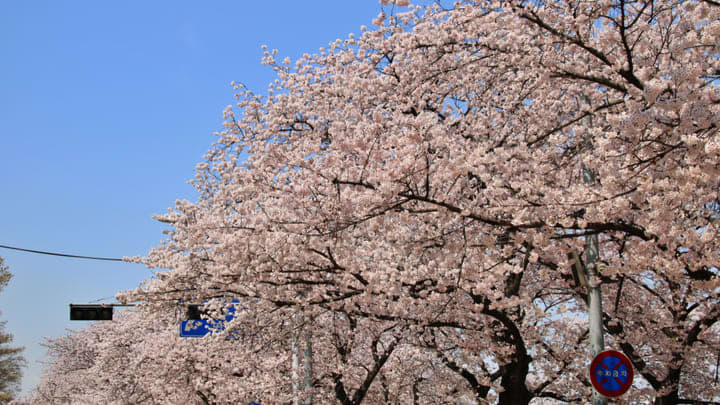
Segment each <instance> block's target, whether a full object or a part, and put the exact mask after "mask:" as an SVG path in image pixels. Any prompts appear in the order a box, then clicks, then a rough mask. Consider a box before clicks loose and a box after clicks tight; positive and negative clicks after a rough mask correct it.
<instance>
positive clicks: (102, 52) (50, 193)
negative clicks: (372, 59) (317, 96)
mask: <svg viewBox="0 0 720 405" xmlns="http://www.w3.org/2000/svg"><path fill="white" fill-rule="evenodd" d="M380 11H381V6H380V4H379V2H378V1H377V0H353V1H338V0H334V1H331V0H324V1H319V0H318V1H313V0H308V1H297V0H283V1H240V0H236V1H212V2H196V1H194V2H190V1H182V0H174V1H124V2H106V1H54V0H53V1H32V0H27V1H21V0H15V1H11V0H0V173H1V174H0V179H1V180H0V244H2V245H11V246H17V247H21V248H28V249H37V250H45V251H56V252H64V253H70V254H79V255H90V256H106V257H122V256H135V255H141V256H142V255H145V254H146V253H147V252H148V250H149V249H150V248H152V247H154V246H156V245H158V244H159V243H160V241H161V240H162V239H163V235H162V230H163V229H164V228H163V226H162V225H161V224H159V223H157V222H155V221H154V220H153V219H152V218H151V216H152V215H153V214H158V213H163V212H165V211H166V210H167V208H168V207H170V206H172V205H173V204H174V201H175V200H176V199H178V198H180V199H182V198H185V199H190V200H193V199H194V198H195V195H194V190H193V189H192V187H191V186H190V185H188V184H187V181H188V180H189V179H191V178H192V177H193V174H194V168H195V164H196V163H198V162H200V161H201V160H202V155H203V154H204V153H205V152H206V151H207V150H208V149H209V147H210V144H211V143H212V142H213V140H214V138H213V135H212V134H213V132H215V131H217V130H219V129H220V128H221V124H222V116H221V111H222V109H223V108H224V107H225V106H226V105H228V104H231V103H232V102H233V91H232V88H231V87H230V82H231V81H232V80H237V81H240V82H243V83H245V84H246V85H247V86H248V87H250V88H251V89H252V90H255V91H257V92H264V91H265V90H266V88H267V83H269V82H270V81H271V80H272V79H273V78H274V76H273V72H272V71H271V70H270V69H269V68H266V67H263V66H262V65H261V64H260V58H261V56H262V51H261V49H260V46H261V45H262V44H267V45H268V47H269V48H270V49H273V48H277V49H278V50H279V56H280V58H279V60H280V59H282V57H284V56H289V57H290V58H292V59H293V60H294V59H297V58H298V57H299V56H300V55H302V54H303V53H305V52H309V53H312V52H316V51H317V49H318V48H319V47H322V46H327V44H328V43H329V42H331V41H333V40H335V39H336V38H345V37H346V36H347V34H348V33H350V32H354V33H356V34H359V33H360V26H361V25H368V26H370V25H371V20H372V18H374V17H375V16H376V15H377V14H378V12H380ZM0 256H2V257H4V258H5V262H6V264H7V265H8V266H10V270H11V272H12V273H14V274H15V277H14V278H13V280H12V281H11V283H10V285H9V286H8V287H7V288H6V289H5V291H3V292H2V293H0V310H2V315H1V316H0V320H7V321H8V322H7V327H6V328H7V330H8V331H9V332H11V333H13V334H14V335H15V341H16V344H18V345H23V346H25V347H26V352H25V356H26V357H27V359H28V362H29V367H28V368H27V369H26V372H25V379H24V381H23V390H24V391H27V390H28V389H30V388H32V387H33V386H34V385H35V384H36V383H37V381H38V377H39V374H40V370H41V365H39V364H38V361H39V360H42V358H43V357H44V354H45V350H44V348H43V347H41V346H40V345H39V344H40V343H41V342H42V341H43V337H57V336H60V335H62V334H64V333H65V329H67V328H75V329H77V328H81V327H84V326H85V324H84V323H82V322H72V323H71V322H70V321H69V320H68V319H69V310H68V304H70V303H86V302H92V301H96V300H100V299H103V298H104V299H105V301H106V302H108V301H113V300H112V298H110V297H112V296H113V295H114V294H115V293H116V292H117V291H119V290H124V289H129V288H134V287H136V286H137V285H138V283H139V282H140V281H141V280H143V279H145V278H147V277H148V276H149V275H150V274H151V273H150V272H149V271H148V270H147V269H146V268H144V267H143V266H141V265H136V264H128V263H114V262H102V261H90V260H79V259H66V258H59V257H52V256H43V255H37V254H30V253H22V252H16V251H11V250H6V249H0Z"/></svg>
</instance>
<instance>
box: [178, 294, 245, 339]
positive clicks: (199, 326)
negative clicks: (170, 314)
mask: <svg viewBox="0 0 720 405" xmlns="http://www.w3.org/2000/svg"><path fill="white" fill-rule="evenodd" d="M233 303H239V301H233ZM234 317H235V306H234V305H232V306H230V307H229V308H228V309H227V314H225V319H199V320H192V319H188V320H185V321H181V322H180V337H191V338H201V337H205V336H206V335H207V334H209V333H212V332H213V331H214V330H224V329H225V322H230V321H231V320H233V318H234Z"/></svg>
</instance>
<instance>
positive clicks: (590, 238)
mask: <svg viewBox="0 0 720 405" xmlns="http://www.w3.org/2000/svg"><path fill="white" fill-rule="evenodd" d="M580 98H581V103H583V104H585V105H587V106H588V108H590V107H591V103H590V99H588V97H587V96H586V95H585V94H581V95H580ZM583 123H584V124H585V125H586V126H587V127H588V128H590V127H592V119H591V118H590V116H588V117H586V118H584V119H583ZM583 143H584V144H585V145H583V146H584V147H586V148H590V149H591V150H592V147H593V145H592V139H591V138H590V136H589V135H586V136H585V139H583ZM582 177H583V183H585V185H587V186H588V187H594V186H595V185H596V178H595V177H596V176H595V173H594V172H593V171H592V169H591V168H589V167H588V166H587V165H586V164H584V163H583V165H582ZM599 257H600V247H599V243H598V235H597V234H591V235H586V236H585V275H586V280H587V284H588V320H589V323H590V347H591V348H592V352H593V357H595V356H597V355H598V354H599V353H600V352H602V351H603V350H604V349H605V339H604V337H603V325H602V312H603V310H602V289H601V287H600V277H598V272H597V263H598V258H599ZM593 404H594V405H607V398H605V397H604V396H603V395H600V393H599V392H598V391H597V390H594V391H593Z"/></svg>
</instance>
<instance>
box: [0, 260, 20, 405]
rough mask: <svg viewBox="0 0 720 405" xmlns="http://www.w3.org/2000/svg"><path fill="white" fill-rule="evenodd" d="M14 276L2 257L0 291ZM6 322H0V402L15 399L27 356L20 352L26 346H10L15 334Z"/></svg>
mask: <svg viewBox="0 0 720 405" xmlns="http://www.w3.org/2000/svg"><path fill="white" fill-rule="evenodd" d="M12 276H13V275H12V273H10V271H9V270H8V267H7V266H6V265H5V263H4V260H3V258H2V257H0V291H2V290H3V289H4V288H5V287H6V286H7V285H8V283H9V282H10V279H11V278H12ZM5 323H6V322H0V403H6V402H8V401H10V400H12V399H13V397H14V394H15V392H16V391H17V389H18V385H19V383H20V380H21V379H22V368H23V366H24V365H25V358H24V357H23V356H22V355H21V354H20V353H22V351H23V350H25V348H23V347H12V346H10V343H11V342H12V340H13V336H12V334H10V333H7V332H5Z"/></svg>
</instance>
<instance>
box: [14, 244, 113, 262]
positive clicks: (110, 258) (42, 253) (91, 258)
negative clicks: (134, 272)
mask: <svg viewBox="0 0 720 405" xmlns="http://www.w3.org/2000/svg"><path fill="white" fill-rule="evenodd" d="M0 248H3V249H11V250H19V251H21V252H29V253H37V254H41V255H49V256H60V257H70V258H73V259H89V260H105V261H110V262H122V261H124V260H123V259H118V258H115V257H96V256H81V255H70V254H66V253H56V252H46V251H43V250H34V249H23V248H19V247H14V246H7V245H0Z"/></svg>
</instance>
